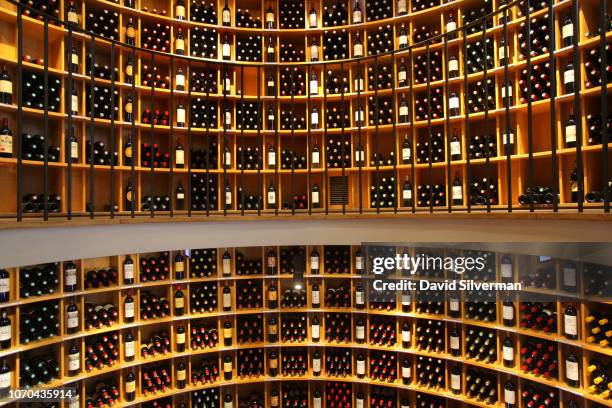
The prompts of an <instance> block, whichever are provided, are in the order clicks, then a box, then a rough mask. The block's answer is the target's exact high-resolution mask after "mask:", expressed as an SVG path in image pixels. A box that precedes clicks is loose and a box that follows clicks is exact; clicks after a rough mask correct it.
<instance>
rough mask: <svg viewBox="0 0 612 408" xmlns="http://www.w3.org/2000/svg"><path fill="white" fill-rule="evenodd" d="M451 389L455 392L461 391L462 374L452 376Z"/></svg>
mask: <svg viewBox="0 0 612 408" xmlns="http://www.w3.org/2000/svg"><path fill="white" fill-rule="evenodd" d="M451 388H452V389H453V390H460V389H461V375H460V374H451Z"/></svg>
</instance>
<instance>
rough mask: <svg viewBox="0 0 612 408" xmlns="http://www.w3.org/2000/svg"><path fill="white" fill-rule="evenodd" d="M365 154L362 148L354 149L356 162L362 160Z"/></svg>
mask: <svg viewBox="0 0 612 408" xmlns="http://www.w3.org/2000/svg"><path fill="white" fill-rule="evenodd" d="M364 157H365V154H364V151H363V150H356V151H355V161H356V162H363V161H365V160H364Z"/></svg>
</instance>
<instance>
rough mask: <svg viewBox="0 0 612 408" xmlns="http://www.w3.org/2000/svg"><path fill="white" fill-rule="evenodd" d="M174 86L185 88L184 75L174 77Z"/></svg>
mask: <svg viewBox="0 0 612 408" xmlns="http://www.w3.org/2000/svg"><path fill="white" fill-rule="evenodd" d="M176 86H185V75H181V74H177V75H176Z"/></svg>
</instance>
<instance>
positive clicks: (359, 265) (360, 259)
mask: <svg viewBox="0 0 612 408" xmlns="http://www.w3.org/2000/svg"><path fill="white" fill-rule="evenodd" d="M361 160H363V151H362V152H361ZM355 268H357V269H363V257H361V256H358V257H356V258H355ZM361 303H363V298H362V300H361Z"/></svg>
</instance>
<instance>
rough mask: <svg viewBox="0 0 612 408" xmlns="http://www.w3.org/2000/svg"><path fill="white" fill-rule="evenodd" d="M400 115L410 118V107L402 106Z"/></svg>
mask: <svg viewBox="0 0 612 408" xmlns="http://www.w3.org/2000/svg"><path fill="white" fill-rule="evenodd" d="M399 114H400V116H408V106H400V108H399Z"/></svg>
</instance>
